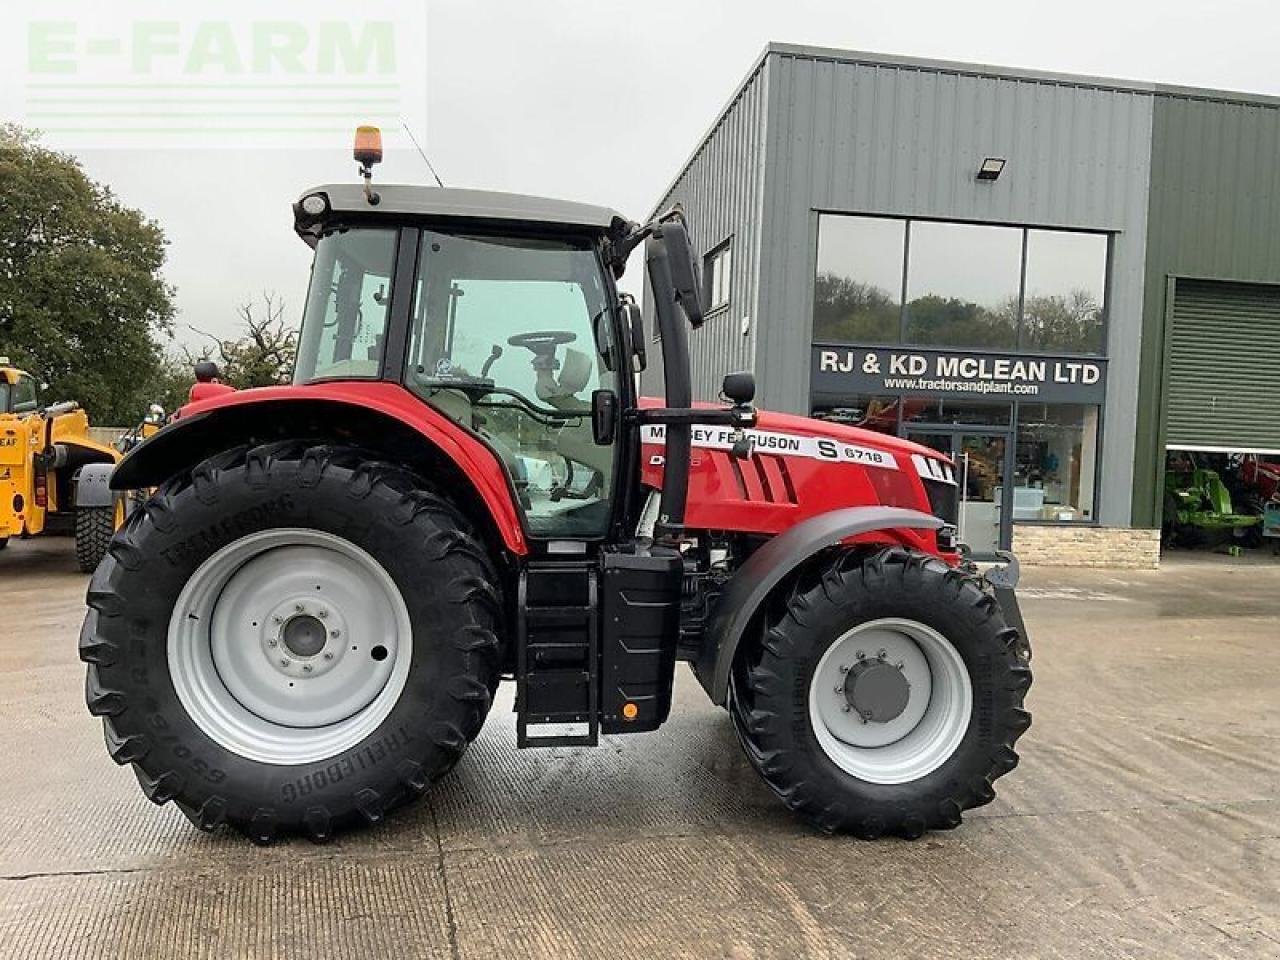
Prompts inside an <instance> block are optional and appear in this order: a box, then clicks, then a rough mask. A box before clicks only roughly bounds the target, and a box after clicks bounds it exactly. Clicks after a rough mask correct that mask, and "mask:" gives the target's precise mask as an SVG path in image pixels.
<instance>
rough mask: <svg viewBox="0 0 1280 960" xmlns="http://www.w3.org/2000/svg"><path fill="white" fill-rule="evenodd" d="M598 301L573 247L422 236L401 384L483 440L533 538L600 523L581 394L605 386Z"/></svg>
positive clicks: (601, 491) (590, 274) (601, 285)
mask: <svg viewBox="0 0 1280 960" xmlns="http://www.w3.org/2000/svg"><path fill="white" fill-rule="evenodd" d="M609 302H610V301H609V297H608V291H607V288H606V285H605V279H604V276H603V272H602V268H601V265H600V262H599V259H598V258H597V256H596V252H595V250H594V249H593V248H592V247H591V246H590V245H589V244H587V243H585V242H584V243H574V242H569V241H560V240H549V239H545V238H539V239H525V238H517V237H485V236H454V235H450V234H443V233H435V232H424V234H423V239H422V247H421V259H420V262H419V265H418V283H417V291H416V296H415V301H414V305H413V320H412V324H413V326H412V338H411V340H410V344H409V362H408V363H407V364H406V368H407V369H406V383H407V385H408V386H409V388H410V389H411V390H413V391H414V392H415V393H417V394H418V395H419V396H421V397H422V398H423V399H425V400H426V401H427V402H428V403H430V404H431V405H432V406H434V407H435V408H436V409H438V410H439V411H440V412H442V413H444V414H445V415H446V416H449V417H451V418H453V419H454V420H456V421H458V422H459V423H461V424H463V425H465V426H466V427H467V428H468V429H470V430H472V431H474V432H476V433H478V434H480V435H481V436H482V437H484V438H485V440H486V441H487V442H488V444H489V446H490V447H491V448H492V449H493V450H494V451H495V452H496V453H497V454H498V455H499V457H500V458H501V459H502V461H503V463H504V464H505V466H506V468H507V471H508V473H509V475H510V476H511V479H512V483H513V485H514V487H515V488H516V493H517V496H518V499H519V502H520V507H521V509H522V511H523V513H524V516H525V519H526V521H527V523H528V526H529V529H530V532H531V533H533V534H534V535H535V536H545V537H592V536H600V535H603V534H604V533H605V532H606V529H607V526H608V519H609V494H610V492H611V480H612V474H613V449H612V447H608V446H603V447H602V446H597V445H596V444H595V442H594V439H593V436H592V430H591V396H592V393H593V392H594V391H596V390H600V389H608V390H616V388H617V387H616V382H617V381H616V376H615V373H614V368H615V367H616V363H615V362H614V355H615V351H614V347H613V339H612V336H611V334H610V332H609V331H610V329H611V327H610V324H611V323H612V322H613V317H612V315H611V314H610V312H609V309H608V305H609Z"/></svg>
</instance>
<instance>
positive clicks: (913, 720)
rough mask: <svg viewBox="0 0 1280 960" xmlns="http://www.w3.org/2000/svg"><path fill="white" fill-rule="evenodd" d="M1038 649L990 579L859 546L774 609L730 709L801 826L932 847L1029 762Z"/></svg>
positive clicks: (738, 675) (738, 672)
mask: <svg viewBox="0 0 1280 960" xmlns="http://www.w3.org/2000/svg"><path fill="white" fill-rule="evenodd" d="M1020 648H1021V650H1022V652H1021V653H1020ZM1026 652H1027V648H1026V646H1025V645H1024V644H1021V643H1020V639H1019V637H1018V633H1017V631H1016V630H1014V629H1012V628H1011V627H1009V626H1008V625H1007V624H1006V623H1005V621H1004V618H1003V616H1002V615H1001V613H1000V609H999V606H998V604H997V603H996V601H995V599H994V597H992V596H991V594H990V593H989V592H988V591H986V590H985V589H984V588H983V586H982V585H981V582H980V581H979V580H978V579H977V578H975V577H973V576H971V575H969V574H967V573H964V572H962V571H959V570H955V569H952V568H950V567H948V566H946V565H945V564H943V563H942V562H940V561H938V560H934V559H931V558H929V557H926V556H923V555H921V554H915V553H909V552H907V551H905V550H897V549H894V550H885V551H883V552H881V553H878V554H875V555H874V556H870V557H865V558H864V557H862V556H860V555H858V554H855V553H853V552H845V553H841V554H837V555H836V556H835V557H834V559H833V560H832V561H831V562H830V563H829V564H828V565H827V566H826V567H825V568H824V569H822V570H821V571H820V572H819V575H816V576H813V577H811V578H810V579H809V580H808V581H801V582H800V583H797V584H796V586H795V589H794V590H793V591H792V592H791V594H790V595H789V596H787V597H785V598H782V599H781V600H780V601H779V603H778V604H777V605H776V607H775V609H773V610H772V611H769V612H768V619H767V622H766V624H765V633H764V637H763V639H762V641H761V642H760V643H758V644H757V645H755V646H754V647H752V648H749V649H747V650H745V651H744V652H743V654H742V656H740V658H739V662H738V663H737V664H735V670H734V674H733V684H732V690H731V697H730V711H731V713H732V715H733V719H734V725H735V727H736V729H737V731H738V735H739V738H740V740H741V742H742V745H743V747H744V749H745V750H746V753H747V756H748V758H749V759H750V761H751V763H752V764H753V765H754V766H755V768H756V770H758V771H759V773H760V774H761V776H762V777H764V779H765V781H766V782H767V783H768V784H769V786H770V787H772V788H773V790H774V792H776V793H777V794H778V796H779V797H781V798H782V800H783V802H784V803H785V804H786V805H787V806H788V807H790V808H791V809H792V810H794V811H796V812H797V813H799V814H800V815H801V816H802V817H804V818H805V819H807V820H809V821H810V822H812V823H814V824H815V825H817V826H818V827H820V828H821V829H823V830H826V831H829V832H830V831H849V832H852V833H854V834H856V835H858V836H860V837H864V838H868V839H870V838H874V837H877V836H880V835H881V834H886V833H888V834H896V835H899V836H905V837H918V836H920V835H921V834H922V833H924V831H925V830H927V829H936V828H949V827H954V826H956V825H957V824H959V823H960V819H961V814H962V812H963V811H964V810H967V809H969V808H971V807H977V806H981V805H982V804H985V803H989V802H990V801H991V800H992V799H993V798H994V797H995V792H994V790H993V789H992V783H993V782H994V781H995V780H996V778H997V777H1000V776H1002V775H1004V774H1006V773H1008V772H1009V771H1010V770H1012V769H1013V768H1014V767H1015V766H1016V765H1017V763H1018V755H1017V753H1015V752H1014V743H1015V741H1016V740H1017V739H1018V737H1019V736H1020V735H1021V734H1022V733H1023V732H1024V731H1025V730H1026V729H1027V727H1028V726H1029V725H1030V722H1031V716H1030V714H1028V713H1027V712H1026V711H1025V710H1023V708H1022V705H1023V697H1024V695H1025V693H1026V691H1027V689H1028V687H1029V686H1030V684H1031V670H1030V668H1029V667H1028V666H1027V660H1026Z"/></svg>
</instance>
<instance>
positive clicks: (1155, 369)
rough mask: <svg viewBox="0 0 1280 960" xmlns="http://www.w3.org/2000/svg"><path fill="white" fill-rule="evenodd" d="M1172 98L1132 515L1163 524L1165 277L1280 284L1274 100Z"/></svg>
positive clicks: (1156, 195) (1162, 127) (1157, 212)
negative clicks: (1160, 521) (1161, 483)
mask: <svg viewBox="0 0 1280 960" xmlns="http://www.w3.org/2000/svg"><path fill="white" fill-rule="evenodd" d="M1250 99H1251V101H1252V102H1248V103H1244V102H1240V101H1239V100H1237V99H1230V98H1229V99H1216V98H1208V97H1204V96H1193V95H1191V94H1189V93H1188V94H1183V95H1174V94H1172V93H1170V94H1168V95H1165V96H1160V97H1158V98H1157V99H1156V103H1155V112H1154V117H1153V122H1152V145H1151V157H1152V159H1151V192H1150V211H1149V214H1148V221H1149V222H1148V230H1149V238H1148V241H1147V274H1146V289H1147V295H1146V301H1145V317H1146V323H1145V325H1144V327H1143V356H1144V363H1143V384H1142V399H1143V404H1142V416H1141V417H1140V419H1139V422H1138V430H1137V443H1138V458H1137V459H1138V464H1137V468H1136V473H1135V484H1134V492H1133V501H1134V518H1135V520H1136V521H1138V522H1142V523H1153V524H1157V523H1159V518H1160V512H1161V509H1162V507H1161V504H1162V502H1163V501H1162V497H1163V493H1162V487H1161V485H1160V477H1161V474H1162V470H1163V462H1164V445H1165V441H1166V437H1165V426H1166V425H1165V424H1164V422H1163V417H1162V411H1163V409H1164V404H1165V402H1166V400H1167V397H1166V395H1165V389H1164V386H1163V385H1164V380H1165V377H1166V376H1167V371H1166V370H1165V369H1164V351H1165V348H1166V343H1167V338H1168V334H1169V333H1170V331H1169V330H1167V329H1166V308H1167V307H1169V306H1171V305H1170V304H1168V303H1167V302H1166V301H1167V296H1166V288H1167V283H1168V278H1169V277H1170V276H1171V275H1176V276H1181V277H1200V278H1220V279H1224V280H1236V281H1246V282H1260V283H1280V229H1277V226H1276V225H1277V224H1280V163H1278V162H1277V158H1280V103H1278V102H1277V101H1276V100H1275V99H1274V98H1267V97H1257V98H1250Z"/></svg>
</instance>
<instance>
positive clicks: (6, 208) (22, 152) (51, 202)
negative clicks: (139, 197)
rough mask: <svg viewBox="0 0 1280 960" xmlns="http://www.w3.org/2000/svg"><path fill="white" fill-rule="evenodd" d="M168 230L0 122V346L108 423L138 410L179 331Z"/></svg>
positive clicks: (56, 393)
mask: <svg viewBox="0 0 1280 960" xmlns="http://www.w3.org/2000/svg"><path fill="white" fill-rule="evenodd" d="M165 245H166V240H165V236H164V231H163V230H162V229H161V228H160V226H159V224H157V223H156V222H155V221H153V220H150V219H148V218H147V217H146V216H145V215H144V214H142V213H141V212H139V211H137V210H134V209H131V208H129V207H126V206H125V205H124V204H122V203H120V201H119V200H117V199H116V197H115V196H114V195H113V194H112V193H111V191H110V190H109V189H108V188H107V187H105V186H103V185H101V184H98V183H95V182H93V181H92V180H90V179H89V178H88V177H87V176H86V175H85V173H84V171H83V170H82V169H81V167H80V164H79V163H78V162H77V161H76V160H75V159H74V158H72V157H70V156H68V155H66V154H63V153H58V152H56V151H53V150H50V149H48V148H46V147H43V146H41V145H40V143H39V142H38V140H37V139H36V137H35V136H34V135H33V134H31V133H30V132H28V131H25V130H23V129H22V128H20V127H17V126H15V125H12V124H2V125H0V354H6V355H8V356H9V357H10V358H11V359H12V360H13V362H14V363H16V364H18V365H19V366H22V367H24V368H26V369H28V370H30V371H31V372H32V373H34V374H36V375H37V376H39V377H41V378H43V379H45V380H47V381H49V383H50V389H49V390H48V391H46V397H47V398H48V399H50V400H78V401H80V403H81V404H83V405H84V407H85V408H86V409H87V410H88V411H89V414H90V416H91V417H93V419H94V420H96V421H97V422H99V423H105V424H117V425H122V424H127V423H133V422H136V421H137V420H139V419H140V418H141V417H142V415H143V414H144V413H145V412H146V409H147V405H148V404H149V403H150V402H151V396H150V394H151V391H152V386H153V383H154V382H155V381H156V379H157V378H158V377H159V376H160V375H161V372H162V370H163V367H164V363H165V357H164V351H163V348H162V346H161V340H162V338H164V337H165V336H167V335H169V334H171V332H172V325H173V289H172V287H170V286H169V285H168V284H167V283H166V282H165V280H164V278H163V277H162V276H161V273H160V270H161V267H162V266H163V265H164V258H165Z"/></svg>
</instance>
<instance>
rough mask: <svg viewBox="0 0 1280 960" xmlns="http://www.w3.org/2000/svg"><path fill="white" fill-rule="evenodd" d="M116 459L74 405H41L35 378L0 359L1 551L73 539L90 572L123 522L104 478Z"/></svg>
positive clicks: (118, 502) (83, 565)
mask: <svg viewBox="0 0 1280 960" xmlns="http://www.w3.org/2000/svg"><path fill="white" fill-rule="evenodd" d="M119 459H120V454H119V453H118V452H117V451H116V450H114V449H112V448H111V447H109V446H105V445H104V444H101V443H98V442H96V441H95V440H93V439H91V438H90V436H89V418H88V416H87V415H86V414H85V412H84V410H83V409H81V407H80V405H79V404H78V403H75V402H74V401H65V402H62V403H55V404H52V405H50V406H47V407H46V406H42V405H41V402H40V384H39V383H37V381H36V378H35V377H34V376H32V375H31V374H29V373H27V372H26V371H24V370H19V369H18V368H17V367H15V366H12V365H11V364H10V363H9V360H8V358H7V357H0V549H3V548H4V547H5V546H7V545H8V543H9V538H10V537H34V536H37V535H38V534H43V533H74V535H75V548H76V562H77V563H78V564H79V566H80V569H81V570H83V571H84V572H86V573H91V572H93V570H94V569H96V568H97V566H98V563H99V562H100V561H101V560H102V558H103V557H104V556H105V555H106V552H107V544H108V543H109V542H110V540H111V535H112V534H113V533H114V532H115V529H116V527H117V526H118V525H119V523H120V522H121V521H122V520H123V519H124V515H123V501H122V498H120V497H116V496H114V495H113V494H112V493H111V489H110V487H109V486H108V482H107V480H108V477H109V476H110V474H111V470H112V469H113V468H114V467H115V464H116V461H118V460H119Z"/></svg>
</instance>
